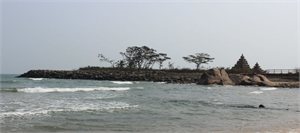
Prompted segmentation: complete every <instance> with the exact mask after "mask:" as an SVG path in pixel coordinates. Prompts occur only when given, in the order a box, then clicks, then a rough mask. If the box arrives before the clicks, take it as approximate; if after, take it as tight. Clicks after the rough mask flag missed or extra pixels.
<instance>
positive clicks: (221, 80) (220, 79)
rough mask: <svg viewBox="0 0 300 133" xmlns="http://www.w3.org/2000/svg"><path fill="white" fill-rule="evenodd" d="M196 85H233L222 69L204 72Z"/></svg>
mask: <svg viewBox="0 0 300 133" xmlns="http://www.w3.org/2000/svg"><path fill="white" fill-rule="evenodd" d="M197 84H201V85H209V84H218V85H233V84H234V83H233V82H232V80H231V79H230V78H229V76H228V74H227V72H226V71H225V70H224V69H218V68H214V69H210V70H208V71H206V72H204V74H203V75H202V76H201V78H200V79H199V81H198V83H197Z"/></svg>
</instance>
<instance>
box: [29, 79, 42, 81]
mask: <svg viewBox="0 0 300 133" xmlns="http://www.w3.org/2000/svg"><path fill="white" fill-rule="evenodd" d="M29 79H31V80H34V81H41V80H43V78H29Z"/></svg>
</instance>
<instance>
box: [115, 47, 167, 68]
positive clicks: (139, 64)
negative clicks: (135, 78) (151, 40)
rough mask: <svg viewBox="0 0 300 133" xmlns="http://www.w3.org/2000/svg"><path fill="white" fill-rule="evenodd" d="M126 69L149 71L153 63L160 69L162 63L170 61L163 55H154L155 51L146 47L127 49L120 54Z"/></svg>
mask: <svg viewBox="0 0 300 133" xmlns="http://www.w3.org/2000/svg"><path fill="white" fill-rule="evenodd" d="M120 54H121V55H122V56H123V60H124V61H125V62H126V64H127V67H128V68H138V69H151V68H152V67H153V66H154V64H155V63H159V67H160V68H161V67H162V64H163V62H164V61H166V60H168V59H171V58H170V57H167V54H165V53H156V50H155V49H153V48H149V47H147V46H142V47H138V46H132V47H128V48H127V49H126V51H125V52H120Z"/></svg>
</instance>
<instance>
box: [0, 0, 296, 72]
mask: <svg viewBox="0 0 300 133" xmlns="http://www.w3.org/2000/svg"><path fill="white" fill-rule="evenodd" d="M297 5H298V9H297ZM1 15H2V16H1V25H2V27H1V54H0V56H1V73H23V72H26V71H28V70H30V69H77V68H78V67H83V66H87V65H96V66H99V65H101V63H99V61H98V59H97V54H98V53H100V52H101V53H103V54H104V55H106V56H107V57H109V58H112V59H120V58H121V56H120V55H119V52H120V51H124V50H125V49H126V47H128V46H134V45H138V46H142V45H147V46H149V47H152V48H154V49H157V50H158V51H159V52H166V53H168V55H169V56H170V57H171V58H172V62H174V63H175V66H180V67H181V68H182V67H194V65H193V64H189V63H186V62H185V61H184V60H183V59H182V56H186V55H189V54H192V53H196V52H204V53H209V54H210V55H211V56H212V57H214V58H215V61H214V62H213V63H210V64H208V65H205V67H208V66H211V67H215V66H222V67H232V66H233V65H234V64H235V63H236V61H237V60H238V58H239V57H240V55H241V54H242V53H243V54H244V55H245V57H246V58H247V59H248V62H249V64H250V66H251V67H253V65H254V64H255V63H256V62H259V64H260V65H261V67H262V68H263V69H273V68H295V67H297V66H298V67H299V59H300V58H299V57H300V49H299V33H298V32H299V26H298V27H297V24H298V23H299V3H297V1H296V0H197V1H196V0H185V1H184V0H173V1H171V0H146V1H142V0H130V1H126V0H2V3H1ZM297 19H298V20H297ZM297 31H298V32H297Z"/></svg>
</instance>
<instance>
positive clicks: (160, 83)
mask: <svg viewBox="0 0 300 133" xmlns="http://www.w3.org/2000/svg"><path fill="white" fill-rule="evenodd" d="M155 83H157V84H166V83H167V82H155Z"/></svg>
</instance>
